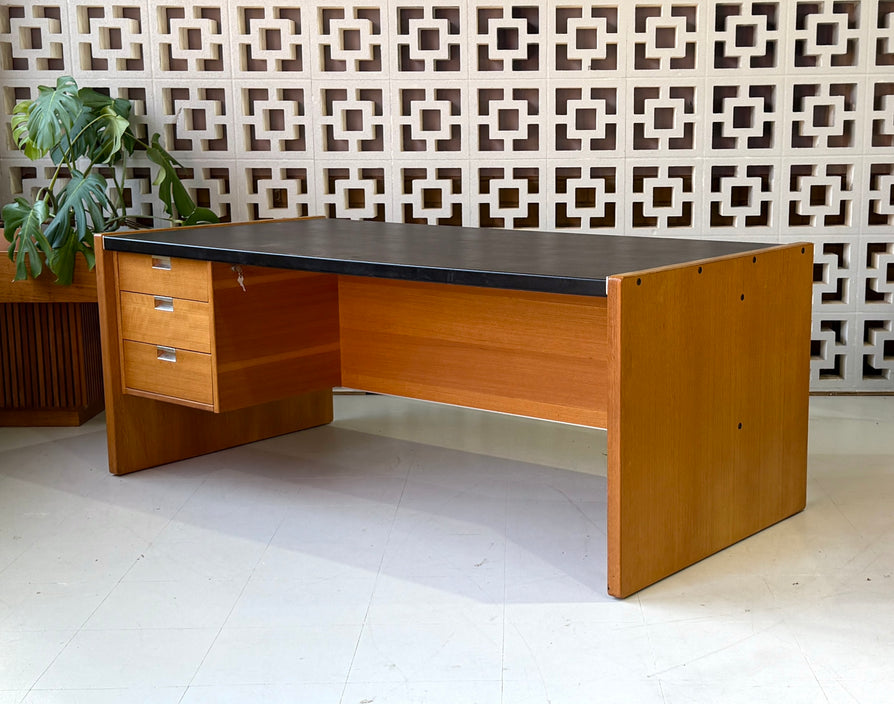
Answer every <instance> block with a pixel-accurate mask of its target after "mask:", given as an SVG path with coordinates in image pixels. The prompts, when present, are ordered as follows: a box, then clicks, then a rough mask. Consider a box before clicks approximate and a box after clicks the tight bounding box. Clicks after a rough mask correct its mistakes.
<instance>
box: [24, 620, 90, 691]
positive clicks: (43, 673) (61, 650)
mask: <svg viewBox="0 0 894 704" xmlns="http://www.w3.org/2000/svg"><path fill="white" fill-rule="evenodd" d="M78 633H80V631H78V630H74V631H72V634H71V636H69V638H68V640H66V641H65V644H64V645H63V646H62V647H61V648H59V651H58V652H57V653H56V654H55V655H54V656H53V658H52V660H50V662H49V663H48V664H47V666H46V667H45V668H43V670H42V671H41V672H40V674H39V675H38V676H37V677H36V678H35V680H34V682H32V683H31V685H30V686H29V687H28V688H27V691H26V692H25V696H24V697H23V698H22V700H21V701H25V699H26V698H27V697H28V695H29V694H31V692H32V691H33V690H34V689H37V688H38V687H37V685H38V684H40V681H41V680H42V679H43V678H44V677H45V676H46V674H47V672H49V671H50V668H52V667H53V665H55V664H56V661H57V660H58V659H59V658H60V657H61V656H62V653H64V652H65V651H66V650H67V649H68V648H69V647H70V646H71V643H72V641H74V639H75V638H76V637H77V635H78Z"/></svg>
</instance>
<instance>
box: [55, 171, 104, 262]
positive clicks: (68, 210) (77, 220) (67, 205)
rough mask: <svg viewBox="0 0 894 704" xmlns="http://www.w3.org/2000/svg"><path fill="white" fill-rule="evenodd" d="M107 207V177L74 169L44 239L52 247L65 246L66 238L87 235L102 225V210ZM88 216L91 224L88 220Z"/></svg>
mask: <svg viewBox="0 0 894 704" xmlns="http://www.w3.org/2000/svg"><path fill="white" fill-rule="evenodd" d="M109 208H110V204H109V197H108V194H107V193H106V180H105V179H104V178H103V177H102V176H100V175H99V174H97V173H90V174H88V175H86V176H85V175H84V174H81V173H79V172H75V173H73V174H72V175H71V179H70V180H69V182H68V183H67V184H65V188H64V189H62V193H61V194H60V196H59V205H58V207H57V210H56V215H55V217H53V219H52V220H51V221H50V224H49V225H48V226H47V230H46V235H47V239H48V240H49V241H50V244H52V246H53V247H54V248H61V247H66V246H68V244H69V240H73V241H74V242H77V241H79V240H81V241H82V240H86V239H89V238H91V237H92V236H93V233H94V232H102V231H103V230H104V229H105V224H106V218H105V214H104V211H105V210H106V209H109ZM88 216H89V218H90V221H91V222H92V228H91V227H90V226H89V225H88V223H87V218H88ZM72 228H73V230H72ZM72 232H73V233H74V234H73V236H72Z"/></svg>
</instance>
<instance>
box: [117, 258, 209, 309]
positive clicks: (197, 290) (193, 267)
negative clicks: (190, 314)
mask: <svg viewBox="0 0 894 704" xmlns="http://www.w3.org/2000/svg"><path fill="white" fill-rule="evenodd" d="M117 259H118V288H119V289H120V290H122V291H136V292H138V293H151V294H155V295H157V296H173V297H176V298H189V299H191V300H194V301H208V300H210V296H209V292H210V290H211V265H210V263H209V262H201V261H198V260H195V259H178V258H176V257H153V256H152V255H151V254H134V253H132V252H118V254H117Z"/></svg>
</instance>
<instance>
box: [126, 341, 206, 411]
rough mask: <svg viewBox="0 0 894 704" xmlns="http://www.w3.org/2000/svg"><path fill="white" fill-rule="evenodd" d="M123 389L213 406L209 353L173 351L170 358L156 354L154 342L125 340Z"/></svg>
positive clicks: (203, 405) (156, 349) (156, 348)
mask: <svg viewBox="0 0 894 704" xmlns="http://www.w3.org/2000/svg"><path fill="white" fill-rule="evenodd" d="M122 348H123V352H124V355H123V356H124V388H125V390H126V391H128V392H137V393H139V392H143V394H158V395H162V396H167V397H170V399H171V400H172V401H173V400H175V399H181V400H184V401H191V402H193V403H195V404H199V405H200V406H202V407H205V408H207V409H208V410H213V408H214V375H213V374H212V370H211V355H210V354H203V353H201V352H191V351H189V350H179V349H178V350H174V352H173V353H172V356H173V357H174V358H173V360H170V361H169V360H165V359H162V358H160V357H159V355H158V347H157V346H156V345H147V344H145V343H142V342H133V341H132V340H124V341H123V344H122Z"/></svg>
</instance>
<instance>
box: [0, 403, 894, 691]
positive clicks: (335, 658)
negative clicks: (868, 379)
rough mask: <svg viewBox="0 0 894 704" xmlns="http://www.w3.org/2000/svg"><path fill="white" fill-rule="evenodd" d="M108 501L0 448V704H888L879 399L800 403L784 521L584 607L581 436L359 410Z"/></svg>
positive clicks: (89, 433)
mask: <svg viewBox="0 0 894 704" xmlns="http://www.w3.org/2000/svg"><path fill="white" fill-rule="evenodd" d="M337 416H338V419H337V422H335V423H334V424H332V425H331V426H327V427H323V428H318V429H314V430H309V431H305V432H303V433H298V434H295V435H291V436H286V437H282V438H277V439H274V440H269V441H266V442H262V443H257V444H254V445H251V446H246V447H242V448H238V449H234V450H230V451H226V452H221V453H217V454H214V455H210V456H206V457H203V458H198V459H195V460H190V461H187V462H182V463H178V464H175V465H169V466H167V467H164V468H159V469H154V470H148V471H145V472H139V473H136V474H133V475H130V476H127V477H113V476H111V475H109V474H108V473H107V471H106V466H105V461H106V460H105V446H104V425H103V421H102V419H101V418H100V419H97V420H94V421H91V422H90V423H88V424H87V425H86V426H84V427H82V428H80V429H34V428H29V429H12V428H5V429H0V704H7V703H12V702H15V703H19V702H32V703H39V704H46V703H49V702H54V703H55V702H66V703H68V702H84V703H87V704H95V703H103V704H105V703H112V702H114V703H116V704H117V703H118V702H126V703H136V704H142V703H145V704H163V703H168V702H172V703H173V702H183V703H184V704H200V703H201V704H206V703H214V704H225V703H230V702H239V703H240V704H243V703H251V702H263V703H265V704H269V703H273V702H297V703H300V704H330V703H331V704H337V703H344V704H391V703H395V704H412V703H415V702H420V703H424V704H440V703H442V702H443V703H449V704H471V703H474V702H481V703H483V704H497V703H505V704H547V703H549V704H589V703H591V702H612V703H613V704H614V703H618V704H625V703H627V702H633V703H649V702H664V703H670V702H673V703H690V702H692V703H698V702H709V703H711V704H714V703H718V702H720V703H724V704H728V703H734V702H747V703H748V704H754V703H759V702H784V703H785V704H798V703H800V702H823V703H825V702H836V703H837V702H841V703H853V702H860V703H874V702H890V701H892V700H894V576H892V575H894V397H881V398H879V397H876V398H814V399H813V400H812V403H811V437H810V467H809V471H810V480H809V505H808V508H807V510H806V511H805V512H804V513H802V514H799V515H798V516H796V517H794V518H792V519H790V520H788V521H786V522H784V523H782V524H780V525H778V526H776V527H774V528H772V529H770V530H767V531H764V532H763V533H761V534H759V535H757V536H755V537H753V538H751V539H749V540H746V541H744V542H742V543H740V544H738V545H736V546H734V547H732V548H730V549H728V550H726V551H724V552H723V553H721V554H719V555H716V556H714V557H712V558H709V559H707V560H705V561H703V562H701V563H699V564H698V565H695V566H694V567H691V568H689V569H688V570H685V571H683V572H681V573H679V574H677V575H675V576H673V577H671V578H668V579H666V580H664V581H663V582H661V583H659V584H657V585H655V586H653V587H651V588H649V589H647V590H644V591H642V592H640V593H639V594H637V595H635V596H633V597H630V598H629V599H627V600H625V601H617V600H613V599H611V598H609V597H607V596H605V592H604V584H605V568H604V560H605V547H604V530H605V529H604V524H605V480H604V477H603V476H600V475H604V471H605V435H604V433H601V432H599V431H594V430H587V429H582V428H575V427H569V426H561V425H555V424H549V423H541V422H537V421H529V420H523V419H519V418H508V417H504V416H499V415H493V414H485V413H478V412H473V411H465V410H458V409H453V408H447V407H441V406H434V405H429V404H422V403H411V402H407V401H399V400H395V399H387V398H380V397H369V396H347V397H339V398H338V399H337Z"/></svg>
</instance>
